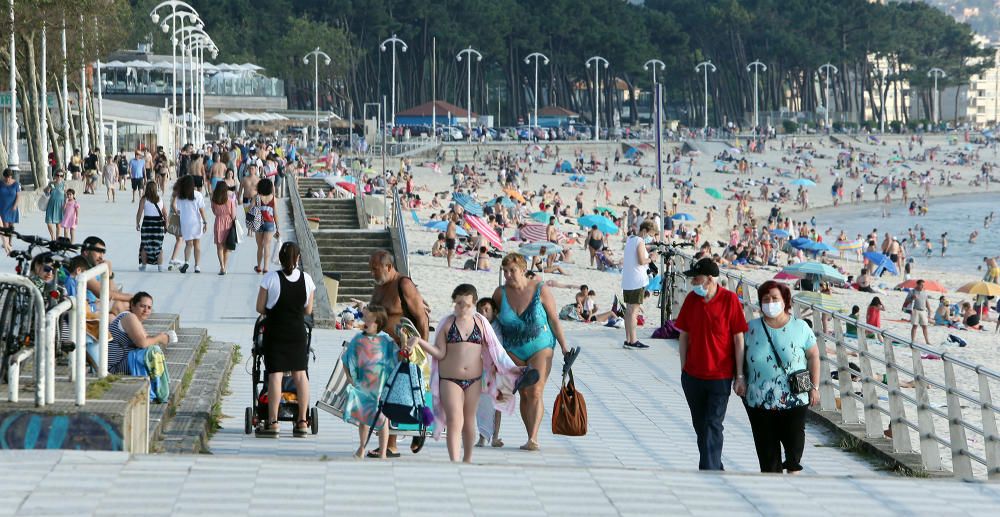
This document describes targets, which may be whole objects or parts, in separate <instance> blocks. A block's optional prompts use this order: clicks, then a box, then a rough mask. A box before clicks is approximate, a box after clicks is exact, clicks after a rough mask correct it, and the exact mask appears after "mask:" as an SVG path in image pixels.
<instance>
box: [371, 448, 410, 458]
mask: <svg viewBox="0 0 1000 517" xmlns="http://www.w3.org/2000/svg"><path fill="white" fill-rule="evenodd" d="M400 456H402V454H400V453H399V451H396V452H392V451H388V450H387V451H385V457H386V458H398V457H400ZM365 457H366V458H381V457H382V456H381V455H380V454H379V452H378V449H372V450H370V451H368V454H365Z"/></svg>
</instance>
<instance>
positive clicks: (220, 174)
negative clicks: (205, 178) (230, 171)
mask: <svg viewBox="0 0 1000 517" xmlns="http://www.w3.org/2000/svg"><path fill="white" fill-rule="evenodd" d="M208 173H209V178H210V181H211V182H212V183H211V184H212V192H215V184H216V183H218V182H220V181H222V180H224V179H225V178H226V164H225V163H224V162H223V161H222V159H221V157H219V156H218V155H216V160H215V163H213V164H212V168H211V169H209V171H208Z"/></svg>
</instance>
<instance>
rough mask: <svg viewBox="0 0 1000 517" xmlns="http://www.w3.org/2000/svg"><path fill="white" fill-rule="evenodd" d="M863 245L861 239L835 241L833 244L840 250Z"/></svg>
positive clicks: (852, 248) (854, 248)
mask: <svg viewBox="0 0 1000 517" xmlns="http://www.w3.org/2000/svg"><path fill="white" fill-rule="evenodd" d="M864 245H865V243H864V242H863V241H862V240H861V239H858V240H854V241H837V242H836V243H834V245H833V246H834V247H835V248H837V249H838V250H840V251H847V250H856V249H860V248H862V247H863V246H864Z"/></svg>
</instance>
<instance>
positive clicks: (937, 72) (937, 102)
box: [927, 67, 948, 129]
mask: <svg viewBox="0 0 1000 517" xmlns="http://www.w3.org/2000/svg"><path fill="white" fill-rule="evenodd" d="M927 77H933V78H934V98H933V99H932V100H933V102H934V105H933V106H932V108H933V113H934V115H933V116H932V117H931V118H932V120H934V126H935V129H936V127H937V125H938V123H940V122H941V121H940V120H938V119H939V118H940V117H941V98H940V97H938V79H943V78H945V77H948V74H946V73H944V70H941V69H940V68H937V67H934V68H931V69H930V70H928V71H927Z"/></svg>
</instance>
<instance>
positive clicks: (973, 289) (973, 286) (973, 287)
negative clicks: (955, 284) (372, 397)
mask: <svg viewBox="0 0 1000 517" xmlns="http://www.w3.org/2000/svg"><path fill="white" fill-rule="evenodd" d="M957 291H958V292H960V293H968V294H975V295H981V296H1000V285H997V284H994V283H993V282H987V281H985V280H977V281H975V282H969V283H967V284H965V285H963V286H962V287H959V288H958V289H957Z"/></svg>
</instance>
